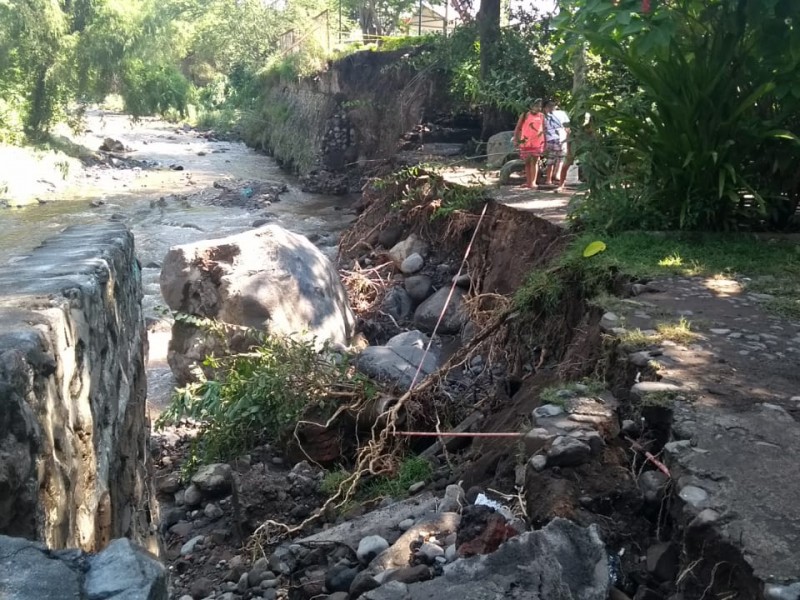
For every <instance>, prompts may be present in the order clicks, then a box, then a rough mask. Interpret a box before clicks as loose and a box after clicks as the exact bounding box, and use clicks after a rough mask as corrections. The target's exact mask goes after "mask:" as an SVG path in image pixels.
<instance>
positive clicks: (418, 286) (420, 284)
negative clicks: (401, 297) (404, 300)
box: [403, 275, 433, 304]
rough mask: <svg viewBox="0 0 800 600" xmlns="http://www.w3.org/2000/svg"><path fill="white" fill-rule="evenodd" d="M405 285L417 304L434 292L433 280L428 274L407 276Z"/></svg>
mask: <svg viewBox="0 0 800 600" xmlns="http://www.w3.org/2000/svg"><path fill="white" fill-rule="evenodd" d="M403 287H405V288H406V292H408V296H409V297H410V298H411V300H412V301H413V302H414V303H415V304H419V303H420V302H423V301H425V299H426V298H428V297H429V296H430V295H431V294H432V293H433V281H432V280H431V278H430V277H428V276H427V275H412V276H411V277H406V279H405V281H404V282H403Z"/></svg>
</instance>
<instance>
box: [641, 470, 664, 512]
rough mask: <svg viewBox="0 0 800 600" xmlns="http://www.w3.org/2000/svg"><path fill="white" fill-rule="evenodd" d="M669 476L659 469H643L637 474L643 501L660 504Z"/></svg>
mask: <svg viewBox="0 0 800 600" xmlns="http://www.w3.org/2000/svg"><path fill="white" fill-rule="evenodd" d="M668 482H669V478H668V477H667V476H666V475H664V473H662V472H661V471H657V470H654V471H645V472H644V473H642V474H641V475H640V476H639V479H638V483H639V489H640V490H641V492H642V496H644V499H645V502H650V503H653V504H660V503H661V501H662V500H663V499H664V494H665V493H666V489H667V483H668Z"/></svg>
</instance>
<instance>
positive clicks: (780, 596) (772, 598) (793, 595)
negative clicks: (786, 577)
mask: <svg viewBox="0 0 800 600" xmlns="http://www.w3.org/2000/svg"><path fill="white" fill-rule="evenodd" d="M798 598H800V581H798V582H796V583H792V584H789V585H780V584H775V583H771V584H768V585H766V586H765V587H764V600H797V599H798Z"/></svg>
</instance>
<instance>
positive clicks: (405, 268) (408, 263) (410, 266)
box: [400, 252, 425, 275]
mask: <svg viewBox="0 0 800 600" xmlns="http://www.w3.org/2000/svg"><path fill="white" fill-rule="evenodd" d="M424 264H425V259H424V258H422V256H420V255H419V254H418V253H416V252H415V253H414V254H411V255H410V256H408V258H406V259H405V260H404V261H403V262H402V263H401V264H400V271H402V273H403V274H404V275H413V274H414V273H416V272H417V271H419V270H420V269H422V266H423V265H424Z"/></svg>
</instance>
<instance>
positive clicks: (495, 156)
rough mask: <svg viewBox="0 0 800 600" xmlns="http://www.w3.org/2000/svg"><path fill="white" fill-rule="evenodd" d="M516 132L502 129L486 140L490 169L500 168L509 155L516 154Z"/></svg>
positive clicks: (487, 162) (487, 161) (487, 159)
mask: <svg viewBox="0 0 800 600" xmlns="http://www.w3.org/2000/svg"><path fill="white" fill-rule="evenodd" d="M514 152H516V148H515V147H514V132H513V131H501V132H500V133H496V134H494V135H493V136H492V137H490V138H489V141H488V142H486V155H487V156H486V166H487V167H489V168H490V169H498V168H500V167H501V166H503V163H504V162H505V161H506V158H508V156H509V155H511V154H514Z"/></svg>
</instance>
